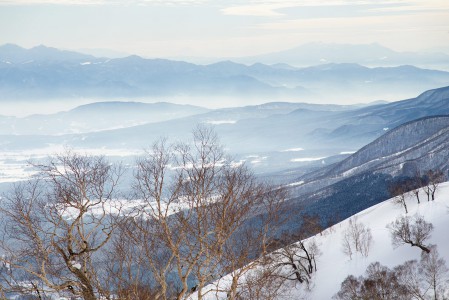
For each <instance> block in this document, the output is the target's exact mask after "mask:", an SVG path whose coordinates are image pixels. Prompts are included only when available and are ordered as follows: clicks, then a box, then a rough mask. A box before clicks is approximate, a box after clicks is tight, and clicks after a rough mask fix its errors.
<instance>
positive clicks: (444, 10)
mask: <svg viewBox="0 0 449 300" xmlns="http://www.w3.org/2000/svg"><path fill="white" fill-rule="evenodd" d="M310 42H325V43H345V44H368V43H380V44H382V45H384V46H387V47H389V48H392V49H394V50H398V51H422V50H429V49H431V50H443V51H445V52H448V53H449V1H448V0H296V1H291V0H278V1H273V0H272V1H270V0H226V1H225V0H0V45H1V44H5V43H13V44H17V45H19V46H22V47H26V48H30V47H33V46H37V45H41V44H43V45H46V46H51V47H56V48H60V49H69V50H80V49H111V50H114V51H118V52H123V53H127V54H137V55H141V56H144V57H164V58H173V57H239V56H250V55H257V54H263V53H269V52H275V51H281V50H285V49H289V48H292V47H296V46H298V45H302V44H306V43H310Z"/></svg>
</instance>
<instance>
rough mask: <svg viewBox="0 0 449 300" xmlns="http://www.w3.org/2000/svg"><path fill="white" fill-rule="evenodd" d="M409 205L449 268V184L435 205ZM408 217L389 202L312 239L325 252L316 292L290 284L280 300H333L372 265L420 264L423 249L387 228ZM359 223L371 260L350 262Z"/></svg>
mask: <svg viewBox="0 0 449 300" xmlns="http://www.w3.org/2000/svg"><path fill="white" fill-rule="evenodd" d="M424 196H425V195H424V193H421V198H422V199H424V198H425V197H424ZM406 201H407V205H408V208H409V213H408V214H407V215H408V216H410V217H413V216H416V215H421V216H423V217H424V219H425V220H426V221H427V222H430V223H432V224H433V226H434V230H433V232H432V234H431V238H430V239H429V241H427V242H426V243H427V245H429V244H434V245H437V248H438V252H439V253H440V256H441V257H442V258H443V259H444V260H445V261H446V265H447V266H449V240H448V239H447V228H448V227H449V182H445V183H443V184H441V185H440V186H439V189H438V190H437V196H436V199H435V201H430V202H427V201H421V204H418V203H417V201H416V200H415V198H413V197H412V196H410V195H407V196H406ZM404 215H405V213H404V209H403V208H402V207H401V206H400V205H398V204H396V203H394V201H393V199H389V200H386V201H384V202H382V203H379V204H377V205H375V206H372V207H370V208H367V209H365V210H363V211H361V212H359V213H357V214H356V215H354V216H351V217H350V218H348V219H346V220H344V221H342V222H340V223H337V224H335V225H333V226H332V227H330V228H328V229H326V230H324V231H323V232H322V233H321V234H317V235H315V236H312V237H310V238H308V239H307V240H305V241H304V242H305V243H306V244H307V243H309V242H311V241H312V240H314V241H315V242H316V243H317V244H318V247H319V249H320V252H321V254H320V255H319V257H318V258H317V271H316V273H314V274H313V275H312V289H311V290H310V291H308V290H306V289H304V286H301V285H294V284H290V285H289V284H288V283H287V285H286V286H285V288H286V290H285V291H284V292H283V293H282V294H281V295H280V296H279V297H278V298H277V299H283V300H284V299H285V300H286V299H310V300H312V299H319V300H321V299H323V300H324V299H331V298H332V297H333V296H334V295H335V294H336V293H337V292H338V291H339V289H340V285H341V283H342V281H343V280H344V279H345V278H346V277H347V276H348V275H354V276H356V277H357V276H360V275H363V274H364V273H365V270H366V268H367V266H368V265H369V264H370V263H373V262H380V263H381V264H382V265H385V266H387V267H389V268H393V267H395V266H397V265H400V264H402V263H404V262H406V261H408V260H419V258H420V255H421V250H420V249H419V248H417V247H410V245H401V246H399V247H394V246H393V245H392V242H391V235H390V231H389V229H388V228H387V225H389V224H390V223H391V222H393V221H395V220H396V218H398V217H401V216H404ZM355 219H356V220H357V221H356V222H357V223H359V224H363V225H365V226H366V227H367V228H369V229H370V231H371V233H372V244H371V246H370V248H369V251H368V255H367V256H364V255H362V254H360V253H355V254H353V256H352V258H349V256H348V255H346V254H345V253H344V252H343V246H342V244H343V243H342V241H343V235H344V231H345V230H346V229H347V228H348V226H349V222H350V220H352V221H353V222H354V220H355ZM286 272H288V270H286ZM448 275H449V274H448ZM227 276H229V275H227ZM448 279H449V277H448ZM220 282H221V284H224V285H226V282H228V281H226V280H221V281H220ZM220 287H224V286H223V285H222V286H220ZM209 288H210V289H213V288H215V286H213V285H211V286H209ZM191 299H197V297H196V294H193V295H192V296H191ZM203 299H207V300H215V299H226V294H225V293H223V292H222V293H216V292H211V293H208V294H206V296H205V298H203Z"/></svg>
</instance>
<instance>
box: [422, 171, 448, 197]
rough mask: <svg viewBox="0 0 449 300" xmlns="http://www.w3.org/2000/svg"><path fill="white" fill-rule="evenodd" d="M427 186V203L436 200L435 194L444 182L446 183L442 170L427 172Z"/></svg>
mask: <svg viewBox="0 0 449 300" xmlns="http://www.w3.org/2000/svg"><path fill="white" fill-rule="evenodd" d="M426 178H427V186H426V187H425V193H426V195H427V201H430V197H432V201H434V200H435V192H436V191H437V189H438V186H439V185H440V183H441V182H442V181H444V174H443V172H442V171H441V170H428V171H427V172H426Z"/></svg>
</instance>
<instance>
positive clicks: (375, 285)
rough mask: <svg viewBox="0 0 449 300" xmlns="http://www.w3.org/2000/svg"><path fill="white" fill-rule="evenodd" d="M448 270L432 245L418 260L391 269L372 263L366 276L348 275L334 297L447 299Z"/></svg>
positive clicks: (392, 299) (344, 299) (346, 298)
mask: <svg viewBox="0 0 449 300" xmlns="http://www.w3.org/2000/svg"><path fill="white" fill-rule="evenodd" d="M448 297H449V269H448V268H447V266H446V262H445V261H444V260H443V259H442V258H440V256H439V253H438V250H437V248H436V246H435V245H432V246H430V251H429V252H425V251H423V252H422V253H421V259H420V261H419V262H418V261H416V260H411V261H407V262H405V263H403V264H401V265H399V266H396V267H395V268H393V269H389V268H388V267H386V266H383V265H381V264H380V263H379V262H374V263H371V264H370V265H369V266H368V268H367V269H366V272H365V276H360V277H355V276H353V275H350V276H348V277H347V278H346V279H345V280H344V281H343V282H342V284H341V289H340V291H339V292H338V293H337V294H336V295H335V296H334V299H338V300H353V299H379V300H401V299H402V300H410V299H421V300H425V299H434V300H438V299H447V298H448Z"/></svg>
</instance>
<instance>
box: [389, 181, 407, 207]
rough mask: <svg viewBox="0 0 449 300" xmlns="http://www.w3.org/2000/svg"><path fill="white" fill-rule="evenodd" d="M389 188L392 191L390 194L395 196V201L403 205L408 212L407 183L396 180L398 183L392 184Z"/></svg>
mask: <svg viewBox="0 0 449 300" xmlns="http://www.w3.org/2000/svg"><path fill="white" fill-rule="evenodd" d="M388 190H389V192H390V196H391V197H394V198H393V200H394V202H395V203H398V204H400V205H401V206H403V207H404V210H405V213H408V210H407V202H406V197H407V194H406V193H407V192H408V191H407V185H406V184H405V183H403V182H396V183H394V184H392V185H390V186H389V188H388Z"/></svg>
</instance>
